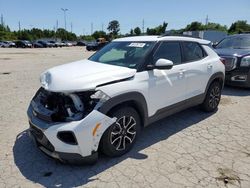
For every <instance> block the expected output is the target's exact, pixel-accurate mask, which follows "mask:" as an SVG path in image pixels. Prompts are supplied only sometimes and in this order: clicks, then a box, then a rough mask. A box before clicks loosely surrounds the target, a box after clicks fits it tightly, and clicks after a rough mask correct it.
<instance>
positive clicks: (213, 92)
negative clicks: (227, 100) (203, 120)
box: [201, 82, 221, 112]
mask: <svg viewBox="0 0 250 188" xmlns="http://www.w3.org/2000/svg"><path fill="white" fill-rule="evenodd" d="M220 99H221V84H220V83H219V82H213V83H212V84H211V85H210V87H209V88H208V91H207V94H206V98H205V100H204V102H203V103H202V105H201V107H202V109H203V110H204V111H206V112H213V111H215V110H216V109H217V107H218V105H219V103H220Z"/></svg>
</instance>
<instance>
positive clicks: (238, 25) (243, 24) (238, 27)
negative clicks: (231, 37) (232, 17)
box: [228, 20, 250, 34]
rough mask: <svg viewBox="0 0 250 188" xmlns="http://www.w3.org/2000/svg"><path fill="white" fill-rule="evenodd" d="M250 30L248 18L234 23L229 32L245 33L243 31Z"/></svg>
mask: <svg viewBox="0 0 250 188" xmlns="http://www.w3.org/2000/svg"><path fill="white" fill-rule="evenodd" d="M249 31H250V25H249V24H247V21H246V20H239V21H237V22H234V23H232V25H231V26H230V28H229V30H228V32H229V33H231V34H234V33H243V32H249Z"/></svg>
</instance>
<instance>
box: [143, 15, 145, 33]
mask: <svg viewBox="0 0 250 188" xmlns="http://www.w3.org/2000/svg"><path fill="white" fill-rule="evenodd" d="M144 24H145V23H144V19H143V20H142V34H144Z"/></svg>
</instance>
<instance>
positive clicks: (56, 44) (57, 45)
mask: <svg viewBox="0 0 250 188" xmlns="http://www.w3.org/2000/svg"><path fill="white" fill-rule="evenodd" d="M49 42H50V43H51V44H53V45H54V47H63V44H62V43H61V42H56V41H53V40H50V41H49Z"/></svg>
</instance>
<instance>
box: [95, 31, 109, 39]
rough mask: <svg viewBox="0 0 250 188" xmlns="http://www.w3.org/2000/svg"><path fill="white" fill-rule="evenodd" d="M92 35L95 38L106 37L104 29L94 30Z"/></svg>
mask: <svg viewBox="0 0 250 188" xmlns="http://www.w3.org/2000/svg"><path fill="white" fill-rule="evenodd" d="M92 37H94V38H95V39H98V38H107V34H106V33H105V32H104V31H95V32H94V33H93V34H92Z"/></svg>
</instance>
